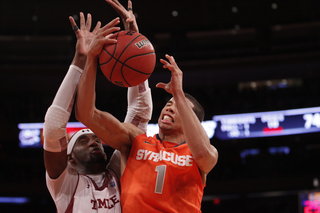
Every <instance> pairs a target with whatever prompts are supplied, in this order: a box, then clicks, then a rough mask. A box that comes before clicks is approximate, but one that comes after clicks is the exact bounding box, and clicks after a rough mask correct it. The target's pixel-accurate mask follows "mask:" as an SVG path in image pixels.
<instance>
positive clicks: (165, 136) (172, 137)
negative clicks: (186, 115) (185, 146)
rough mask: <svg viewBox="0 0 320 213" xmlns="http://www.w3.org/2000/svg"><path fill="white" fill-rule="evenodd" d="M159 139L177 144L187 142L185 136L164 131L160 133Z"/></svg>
mask: <svg viewBox="0 0 320 213" xmlns="http://www.w3.org/2000/svg"><path fill="white" fill-rule="evenodd" d="M159 137H160V138H161V140H164V141H169V142H172V143H177V144H181V143H183V142H184V141H185V138H184V135H183V134H174V133H170V132H164V131H160V132H159Z"/></svg>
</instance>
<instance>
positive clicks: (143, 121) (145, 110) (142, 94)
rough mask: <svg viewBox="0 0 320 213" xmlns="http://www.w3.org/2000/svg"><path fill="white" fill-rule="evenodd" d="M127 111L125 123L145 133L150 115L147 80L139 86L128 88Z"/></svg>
mask: <svg viewBox="0 0 320 213" xmlns="http://www.w3.org/2000/svg"><path fill="white" fill-rule="evenodd" d="M127 99H128V110H127V114H126V118H125V121H124V122H125V123H132V124H134V125H135V126H137V127H139V128H140V129H141V130H142V131H143V132H147V126H148V122H149V120H150V119H151V115H152V98H151V89H150V88H149V83H148V80H146V81H145V82H143V83H142V84H140V85H137V86H134V87H129V88H128V96H127Z"/></svg>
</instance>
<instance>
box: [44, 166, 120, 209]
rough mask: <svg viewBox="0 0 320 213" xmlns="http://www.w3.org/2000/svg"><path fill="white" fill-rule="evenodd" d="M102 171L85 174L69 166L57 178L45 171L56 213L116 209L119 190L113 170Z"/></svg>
mask: <svg viewBox="0 0 320 213" xmlns="http://www.w3.org/2000/svg"><path fill="white" fill-rule="evenodd" d="M103 177H104V175H102V174H100V175H90V176H88V175H84V174H79V173H77V172H76V171H74V170H73V169H72V168H71V166H67V168H66V170H65V171H64V172H63V173H62V174H61V175H60V177H59V178H58V179H56V180H52V179H50V178H49V176H48V174H47V175H46V179H47V186H48V189H49V191H50V194H51V196H52V198H53V200H54V202H55V204H56V207H57V212H58V213H71V212H72V213H91V212H92V213H93V212H94V213H119V212H121V205H120V190H119V183H118V181H117V177H116V174H115V173H114V172H113V170H110V169H108V170H106V178H105V179H104V178H103Z"/></svg>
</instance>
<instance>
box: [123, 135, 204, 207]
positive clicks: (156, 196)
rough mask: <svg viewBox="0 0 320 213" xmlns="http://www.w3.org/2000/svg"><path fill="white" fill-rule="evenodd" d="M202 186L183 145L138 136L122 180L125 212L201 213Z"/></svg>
mask: <svg viewBox="0 0 320 213" xmlns="http://www.w3.org/2000/svg"><path fill="white" fill-rule="evenodd" d="M203 188H204V186H203V184H202V181H201V175H200V172H199V168H198V166H197V165H196V163H195V161H194V159H193V157H192V155H191V152H190V150H189V147H188V145H187V143H186V142H184V143H182V144H176V143H172V142H168V141H161V139H160V138H159V136H158V135H155V136H154V137H147V136H146V135H145V134H143V135H139V136H137V137H136V138H135V139H134V141H133V144H132V148H131V152H130V155H129V158H128V161H127V165H126V168H125V170H124V173H123V175H122V177H121V204H122V210H123V212H124V213H127V212H193V213H194V212H201V210H200V209H201V200H202V196H203Z"/></svg>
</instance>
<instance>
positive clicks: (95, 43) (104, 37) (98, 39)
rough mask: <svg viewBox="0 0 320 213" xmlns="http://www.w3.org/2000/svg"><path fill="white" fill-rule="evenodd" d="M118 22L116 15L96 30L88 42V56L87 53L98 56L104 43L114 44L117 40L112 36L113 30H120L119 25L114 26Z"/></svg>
mask: <svg viewBox="0 0 320 213" xmlns="http://www.w3.org/2000/svg"><path fill="white" fill-rule="evenodd" d="M119 23H120V20H119V18H118V17H117V18H115V19H113V20H112V21H110V22H109V23H108V24H106V25H105V26H103V27H101V28H100V29H99V30H97V32H96V34H95V36H94V38H93V39H92V42H91V44H90V47H89V50H88V56H89V55H91V56H94V57H95V56H98V55H99V54H100V52H101V51H102V49H103V47H104V45H106V44H114V43H116V42H117V40H116V39H115V38H114V34H113V32H115V31H119V30H120V27H116V25H117V24H119Z"/></svg>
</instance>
